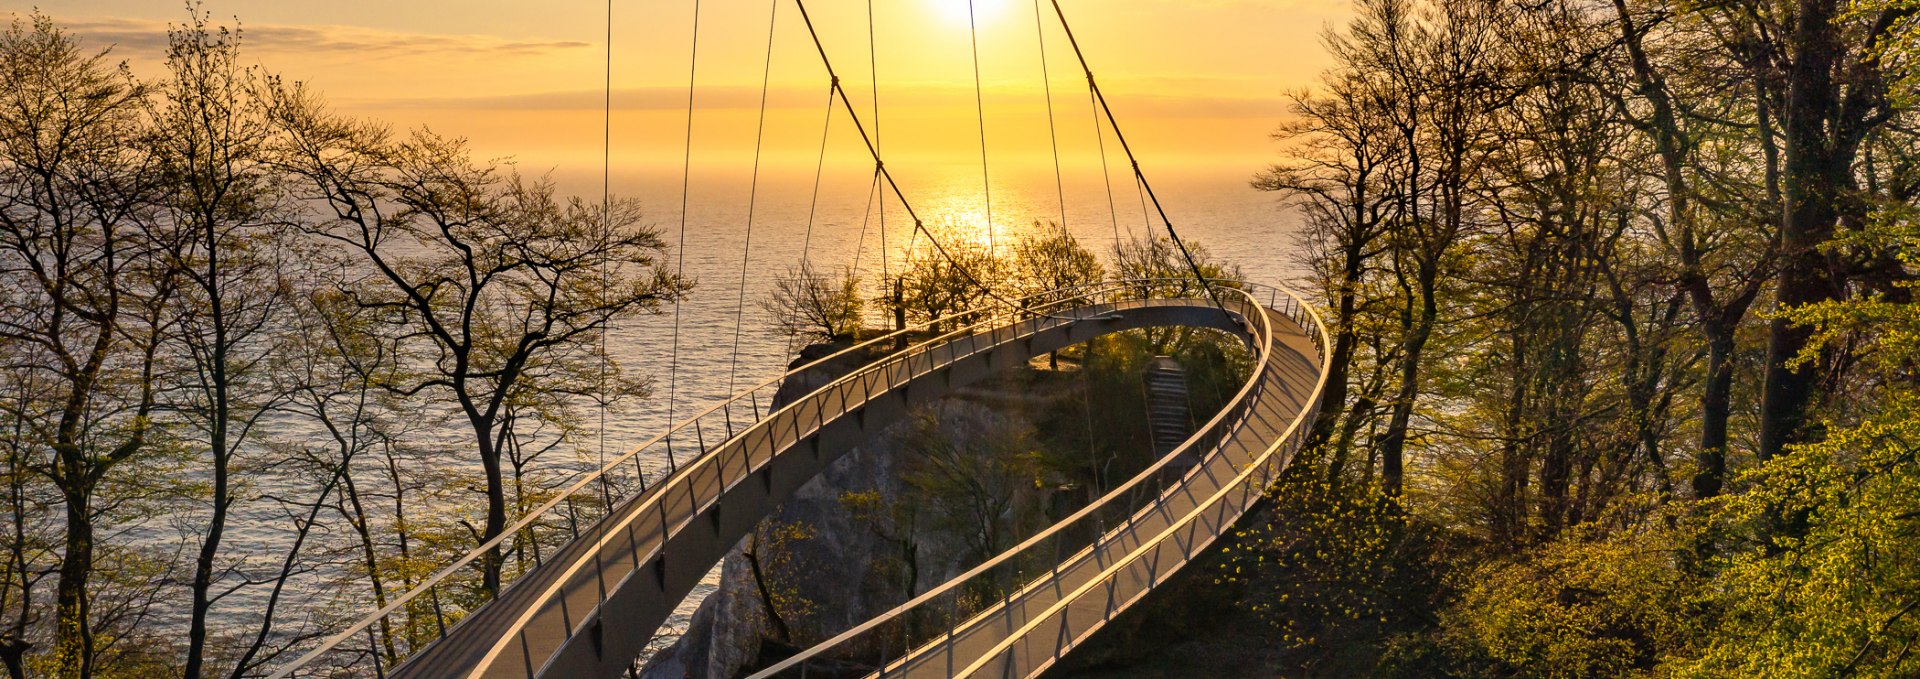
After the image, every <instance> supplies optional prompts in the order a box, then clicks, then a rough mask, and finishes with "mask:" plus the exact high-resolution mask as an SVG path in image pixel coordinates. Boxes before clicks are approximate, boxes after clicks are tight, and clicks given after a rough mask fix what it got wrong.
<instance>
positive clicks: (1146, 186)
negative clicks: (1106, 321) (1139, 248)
mask: <svg viewBox="0 0 1920 679" xmlns="http://www.w3.org/2000/svg"><path fill="white" fill-rule="evenodd" d="M1050 2H1052V3H1053V12H1054V14H1055V15H1057V16H1059V17H1060V28H1061V30H1062V31H1064V32H1066V34H1067V43H1068V44H1070V45H1072V46H1073V55H1074V57H1075V58H1078V59H1079V60H1080V70H1081V71H1083V72H1085V73H1086V75H1087V87H1088V88H1089V89H1092V90H1093V98H1094V100H1095V101H1097V102H1099V104H1100V111H1101V112H1103V113H1105V114H1106V118H1107V125H1108V126H1110V127H1112V128H1113V138H1114V139H1115V140H1118V141H1119V142H1120V149H1121V150H1122V151H1125V152H1126V154H1127V162H1128V163H1129V164H1131V165H1132V166H1133V177H1134V180H1135V181H1138V182H1140V187H1141V188H1142V189H1143V191H1144V192H1145V194H1146V196H1147V197H1148V198H1150V199H1152V201H1153V208H1154V209H1155V210H1157V211H1159V213H1160V221H1161V222H1163V223H1164V224H1165V226H1166V227H1167V237H1168V238H1169V239H1171V240H1172V241H1173V245H1174V247H1177V248H1179V249H1180V255H1181V257H1183V258H1185V259H1186V261H1187V268H1188V269H1191V270H1192V272H1193V277H1194V278H1195V279H1196V280H1198V281H1199V282H1200V287H1201V288H1203V289H1205V290H1206V291H1207V296H1208V297H1209V298H1212V300H1213V305H1214V306H1216V307H1219V308H1220V311H1221V313H1231V312H1228V311H1227V305H1226V304H1225V303H1224V302H1221V301H1220V294H1219V293H1217V292H1215V291H1214V289H1213V282H1212V281H1209V280H1207V275H1206V273H1205V272H1202V271H1201V270H1200V265H1199V263H1197V262H1195V261H1194V259H1193V252H1191V251H1189V250H1188V249H1187V244H1186V243H1185V242H1183V241H1181V240H1180V234H1179V232H1177V231H1175V230H1174V228H1173V219H1172V218H1169V217H1168V216H1167V210H1166V208H1164V207H1161V205H1160V196H1159V195H1158V194H1156V193H1154V191H1153V184H1151V183H1149V182H1148V181H1147V175H1146V173H1144V172H1142V171H1141V170H1140V159H1139V158H1137V157H1135V156H1134V155H1133V147H1132V146H1131V145H1129V144H1127V135H1126V134H1125V133H1123V132H1121V131H1120V121H1119V120H1118V119H1116V118H1114V117H1113V107H1112V106H1109V105H1107V95H1106V94H1105V93H1103V92H1101V91H1100V83H1099V82H1098V81H1096V80H1094V78H1093V67H1092V66H1089V65H1087V54H1086V52H1084V51H1081V49H1080V40H1079V39H1078V38H1075V37H1074V35H1073V26H1072V24H1070V23H1069V22H1068V21H1067V12H1066V10H1064V9H1061V8H1060V0H1050ZM1148 238H1149V240H1151V238H1152V234H1148Z"/></svg>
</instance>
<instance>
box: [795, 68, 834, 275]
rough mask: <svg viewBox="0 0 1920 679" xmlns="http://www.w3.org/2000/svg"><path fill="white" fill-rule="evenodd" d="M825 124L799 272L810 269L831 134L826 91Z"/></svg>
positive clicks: (829, 93) (830, 103)
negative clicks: (823, 172)
mask: <svg viewBox="0 0 1920 679" xmlns="http://www.w3.org/2000/svg"><path fill="white" fill-rule="evenodd" d="M826 119H827V120H826V122H825V123H823V124H821V126H820V157H819V159H818V160H816V161H814V165H813V197H812V198H811V199H809V200H808V201H807V233H806V236H804V237H802V238H801V239H800V271H801V272H802V273H803V274H805V273H806V272H807V271H809V270H810V269H811V267H809V266H808V264H807V261H808V260H807V256H808V254H809V253H810V252H811V251H812V249H813V215H814V212H815V211H816V210H818V209H819V208H820V172H821V170H824V169H826V167H827V137H828V136H829V135H831V134H832V133H833V90H832V89H828V90H827V116H826Z"/></svg>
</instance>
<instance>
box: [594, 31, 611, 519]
mask: <svg viewBox="0 0 1920 679" xmlns="http://www.w3.org/2000/svg"><path fill="white" fill-rule="evenodd" d="M601 85H602V97H601V100H600V230H601V237H602V238H603V239H605V240H603V241H602V247H605V244H606V242H608V241H610V240H611V239H612V237H613V0H607V63H606V79H605V81H604V82H602V83H601ZM611 287H612V281H610V280H609V279H608V273H607V260H606V256H605V255H602V256H601V258H600V297H601V298H602V299H605V298H606V296H607V290H608V289H610V288H611ZM607 325H608V324H606V323H602V324H601V325H600V380H599V382H598V383H597V384H596V385H595V386H596V387H597V388H598V391H599V394H598V397H599V399H598V401H599V406H600V427H599V431H598V432H597V433H598V438H599V445H598V446H597V448H598V451H597V453H596V457H597V460H598V462H599V466H600V467H602V468H605V467H606V466H607ZM600 495H601V499H602V500H603V501H604V502H606V503H607V506H608V507H609V508H611V507H612V506H613V504H612V503H613V498H612V495H611V494H610V493H609V492H608V490H607V481H606V475H604V474H602V475H601V480H600Z"/></svg>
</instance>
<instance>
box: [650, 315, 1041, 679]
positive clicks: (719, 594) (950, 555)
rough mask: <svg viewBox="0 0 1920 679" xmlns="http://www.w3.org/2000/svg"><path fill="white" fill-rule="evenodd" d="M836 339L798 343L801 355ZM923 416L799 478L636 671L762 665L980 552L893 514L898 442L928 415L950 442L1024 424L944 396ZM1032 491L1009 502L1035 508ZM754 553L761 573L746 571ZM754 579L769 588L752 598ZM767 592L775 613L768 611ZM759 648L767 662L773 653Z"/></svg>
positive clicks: (926, 584) (901, 452) (815, 373)
mask: <svg viewBox="0 0 1920 679" xmlns="http://www.w3.org/2000/svg"><path fill="white" fill-rule="evenodd" d="M835 349H836V347H831V346H826V347H819V346H816V347H808V348H807V350H805V351H803V352H802V353H801V358H800V359H799V361H801V362H804V361H811V360H814V359H815V358H817V357H818V356H821V355H824V354H825V353H828V352H830V351H833V350H835ZM858 365H859V361H858V359H850V360H846V361H841V362H837V363H835V364H832V365H826V366H822V367H820V368H816V369H814V370H811V371H809V372H808V373H806V374H804V375H802V376H800V379H798V380H794V381H792V382H790V383H789V384H787V385H783V386H782V389H781V393H780V396H779V397H777V398H776V403H785V402H786V401H787V400H789V399H791V398H793V397H794V396H797V395H799V394H804V393H806V392H807V391H811V390H813V389H815V388H818V387H820V386H823V385H825V384H827V383H828V382H830V381H832V379H833V378H835V377H837V376H838V375H842V374H845V373H846V372H848V371H850V370H852V369H853V368H855V367H857V366H858ZM921 412H922V415H923V417H926V418H932V419H931V420H930V421H928V420H915V419H913V418H909V419H907V420H904V421H902V422H899V423H896V424H894V425H893V426H892V427H889V428H888V429H886V430H885V431H883V432H882V433H881V434H880V435H878V436H875V437H873V438H872V439H870V440H868V441H867V442H866V443H865V444H863V445H861V446H860V447H858V448H856V449H854V450H851V451H848V452H847V453H846V454H845V455H844V456H842V457H841V458H840V459H839V460H837V461H835V462H834V463H833V464H832V465H830V466H828V467H827V468H826V470H825V471H823V472H821V474H820V475H819V476H817V477H815V478H814V479H813V480H812V481H810V482H808V483H807V484H806V485H804V486H801V487H800V489H799V490H798V491H796V492H795V493H794V495H793V497H791V498H788V500H787V501H786V502H785V503H784V504H782V505H781V506H780V508H779V509H778V510H777V511H776V512H775V513H774V514H772V515H771V516H769V517H768V518H767V519H766V520H765V521H762V522H761V524H760V526H759V527H758V528H756V529H755V532H754V533H753V534H752V535H749V536H748V537H747V538H746V539H745V540H742V541H741V543H740V544H738V545H735V546H734V548H733V549H732V550H731V551H730V552H728V554H727V556H726V558H725V560H724V561H723V562H722V564H721V571H720V584H719V587H718V589H717V590H716V591H714V592H713V593H712V594H711V595H709V596H708V597H707V599H706V600H705V601H703V602H702V603H701V605H700V607H699V609H698V611H697V612H696V613H695V614H694V616H693V618H692V619H691V621H690V622H689V625H688V629H687V630H686V632H685V634H683V635H682V636H681V638H680V639H679V640H678V641H677V642H675V643H674V644H673V645H672V646H669V647H667V648H666V649H664V650H662V651H660V652H659V653H657V654H656V655H655V656H654V657H653V658H652V659H651V660H650V661H649V662H648V663H647V664H646V667H645V669H644V671H642V673H641V676H642V677H646V678H647V679H682V678H688V679H725V678H727V677H734V676H737V675H738V674H739V673H740V672H741V670H742V669H743V668H750V667H755V666H762V665H764V664H765V662H763V659H762V658H761V655H762V651H763V647H769V643H767V642H769V641H770V642H772V644H771V648H776V649H777V648H779V647H780V646H782V645H785V646H790V647H804V646H807V645H810V644H812V643H815V642H819V641H823V640H825V639H827V638H830V637H832V636H833V635H834V634H837V633H839V632H840V631H842V630H845V629H848V628H850V627H852V626H854V625H856V624H859V623H860V622H863V621H865V620H867V619H869V618H872V617H874V616H875V615H877V614H879V613H883V612H885V611H887V610H888V609H891V608H893V607H894V606H897V605H899V604H900V603H902V602H904V601H906V600H907V599H909V598H911V597H912V596H914V595H916V594H919V593H921V592H924V591H926V590H927V589H929V588H931V587H933V586H936V585H938V584H939V583H942V582H945V581H946V580H948V579H950V578H952V577H953V576H955V575H958V574H959V573H961V572H963V571H964V570H965V569H966V568H968V567H970V566H971V565H972V564H973V563H975V562H977V559H978V558H979V557H978V555H977V554H976V553H975V552H976V550H974V549H970V548H969V547H967V546H966V544H965V540H963V539H962V538H960V537H959V536H956V535H953V531H951V530H941V529H938V528H935V527H932V525H931V523H930V522H928V521H925V520H923V519H922V520H916V519H915V518H913V517H911V516H904V517H903V516H901V515H900V513H899V510H898V508H899V507H901V506H903V504H910V503H901V502H899V500H900V499H901V498H902V496H903V494H908V493H912V492H914V489H913V488H912V485H911V483H910V481H909V474H910V470H909V469H908V467H910V466H911V461H910V460H908V455H907V453H906V450H907V449H908V447H909V445H910V443H909V441H910V439H911V437H912V436H914V434H915V431H916V427H921V428H924V427H926V426H927V425H928V424H929V422H931V424H933V425H934V426H937V428H938V429H939V430H940V431H942V432H945V433H948V434H950V435H953V436H952V438H955V439H957V440H960V441H967V440H978V439H979V437H984V436H985V435H986V434H987V433H988V432H994V431H1007V430H1017V429H1019V428H1021V427H1023V426H1024V427H1031V425H1030V424H1028V423H1026V422H1023V421H1021V420H1020V418H1021V416H1020V415H1019V414H1018V412H1017V411H1015V412H1014V413H1013V414H1011V415H1009V414H1005V413H1002V412H997V411H996V410H994V409H990V408H988V407H987V406H985V405H982V404H981V403H979V402H978V399H977V398H976V397H975V396H970V395H965V394H962V395H955V396H951V397H948V398H946V399H942V400H941V401H939V402H937V403H935V404H932V405H931V406H929V407H928V408H926V409H924V410H922V411H921ZM1039 504H1040V503H1039V502H1038V498H1032V497H1028V498H1022V501H1020V502H1015V503H1012V504H1011V505H1010V506H1011V507H1014V508H1016V509H1013V510H1010V511H1026V510H1025V508H1030V507H1033V506H1037V505H1039ZM756 560H757V561H758V566H759V570H760V572H761V575H762V576H763V577H762V578H760V579H758V580H756V578H755V576H754V570H755V569H754V566H755V563H754V562H755V561H756ZM763 589H764V590H765V591H766V593H767V594H768V595H769V596H763V594H762V591H763ZM766 599H771V600H772V601H773V608H774V609H775V610H776V611H777V612H778V614H779V617H780V620H781V621H782V622H784V626H785V632H786V635H785V636H786V638H782V637H783V635H782V633H781V632H782V630H781V629H780V627H781V626H780V625H779V624H776V623H775V621H774V620H773V619H772V618H771V617H770V616H769V615H768V613H767V608H768V605H767V603H766V602H765V600H766ZM772 659H773V658H768V659H767V660H769V661H770V660H772Z"/></svg>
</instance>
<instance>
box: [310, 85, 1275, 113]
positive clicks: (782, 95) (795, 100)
mask: <svg viewBox="0 0 1920 679" xmlns="http://www.w3.org/2000/svg"><path fill="white" fill-rule="evenodd" d="M1179 80H1180V81H1181V84H1183V85H1187V86H1189V87H1191V86H1193V85H1195V84H1196V83H1197V82H1198V81H1197V79H1179ZM1142 82H1143V83H1145V82H1151V80H1146V81H1142ZM1221 83H1223V84H1227V83H1230V84H1231V85H1234V86H1237V89H1226V90H1214V91H1229V92H1246V93H1249V94H1244V95H1239V96H1233V95H1224V96H1223V95H1214V94H1198V93H1179V92H1178V90H1174V92H1176V93H1162V92H1168V91H1169V89H1170V88H1147V92H1141V91H1139V89H1134V91H1132V92H1129V93H1126V94H1120V95H1110V96H1114V97H1116V98H1114V100H1113V105H1114V106H1115V108H1116V111H1115V113H1116V114H1120V115H1123V116H1125V115H1129V114H1130V115H1140V116H1149V117H1154V118H1214V119H1218V118H1258V119H1272V118H1274V117H1276V116H1278V115H1281V114H1282V113H1284V112H1285V111H1286V100H1285V99H1284V98H1283V97H1281V96H1279V95H1278V94H1277V93H1276V94H1273V95H1271V96H1260V95H1261V94H1264V90H1265V89H1266V88H1262V87H1249V83H1247V82H1245V81H1238V80H1227V79H1221ZM1148 92H1152V93H1148ZM821 95H822V93H821V92H820V90H819V88H816V87H786V86H778V85H776V86H774V87H772V88H770V89H769V90H768V92H767V106H768V107H770V108H775V109H813V108H818V107H819V106H821V105H822V99H821ZM604 96H606V95H605V94H604V93H602V92H601V91H600V90H566V91H551V92H537V93H529V94H512V95H496V96H476V97H408V98H385V99H365V100H351V101H345V100H343V102H342V103H352V104H356V105H359V106H370V107H373V108H383V109H433V110H464V111H598V110H600V107H601V105H602V101H603V100H602V97H604ZM987 97H988V107H989V108H999V107H1008V106H1011V107H1027V108H1036V109H1037V108H1039V107H1041V106H1044V105H1045V102H1044V100H1043V99H1042V98H1041V90H1040V88H1039V87H1038V86H1020V87H1000V88H993V89H990V90H989V91H988V92H987ZM881 98H882V99H883V100H884V102H885V105H886V106H888V107H889V108H921V109H929V108H930V109H939V110H952V111H962V112H965V113H967V114H968V115H972V113H971V112H972V110H973V89H972V87H971V86H964V87H963V86H959V85H945V84H932V83H928V84H920V85H912V86H904V87H895V88H893V89H892V90H891V91H884V92H882V95H881ZM862 99H863V98H862V97H860V96H858V95H856V96H855V98H854V105H855V107H856V108H858V109H859V110H860V111H861V113H862V115H865V113H866V111H867V108H866V106H867V104H866V103H865V102H864V101H862ZM1085 102H1086V99H1085V95H1084V94H1079V93H1076V94H1065V93H1061V92H1055V93H1054V104H1055V105H1056V106H1067V105H1073V106H1084V105H1085ZM612 103H613V108H614V109H615V110H620V111H679V110H683V109H684V108H685V107H686V105H687V91H686V89H684V88H681V87H641V88H621V89H615V90H614V91H613V102H612ZM759 104H760V89H759V87H758V86H730V85H713V86H702V87H700V89H699V91H698V93H697V96H696V97H695V105H696V106H698V107H699V108H700V109H701V110H752V109H754V108H756V107H758V106H759ZM835 113H836V115H838V114H839V113H840V111H838V110H837V109H836V111H835Z"/></svg>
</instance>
